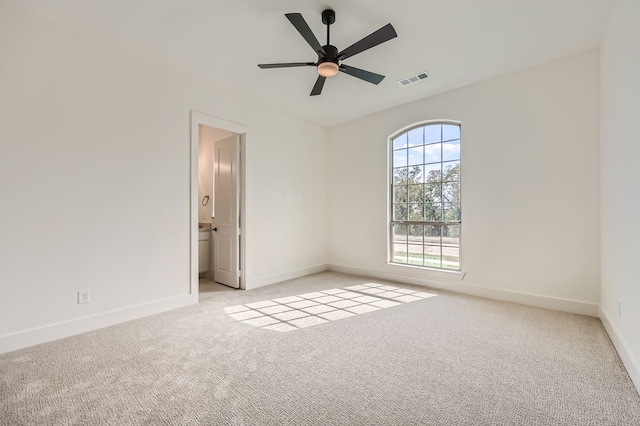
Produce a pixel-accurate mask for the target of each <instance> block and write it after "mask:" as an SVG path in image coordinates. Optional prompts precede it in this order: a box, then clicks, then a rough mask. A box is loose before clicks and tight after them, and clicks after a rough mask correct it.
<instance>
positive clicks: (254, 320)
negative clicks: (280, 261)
mask: <svg viewBox="0 0 640 426" xmlns="http://www.w3.org/2000/svg"><path fill="white" fill-rule="evenodd" d="M383 287H387V288H383ZM406 296H409V297H406ZM0 373H1V377H0V424H2V425H640V397H639V396H638V393H637V391H636V389H635V388H634V386H633V384H632V382H631V380H630V378H629V376H628V374H627V372H626V370H625V369H624V367H623V365H622V363H621V361H620V358H619V357H618V355H617V353H616V351H615V349H614V348H613V345H612V344H611V342H610V340H609V338H608V336H607V334H606V332H605V330H604V328H603V326H602V324H601V323H600V320H599V319H597V318H592V317H587V316H582V315H575V314H569V313H563V312H557V311H552V310H546V309H540V308H534V307H529V306H524V305H518V304H513V303H506V302H499V301H493V300H488V299H482V298H476V297H470V296H464V295H460V294H455V293H449V292H444V291H440V290H431V289H426V288H424V287H416V286H410V285H404V284H398V283H392V282H387V281H381V280H372V279H368V278H362V277H355V276H350V275H345V274H339V273H335V272H323V273H320V274H315V275H312V276H308V277H304V278H300V279H295V280H291V281H287V282H283V283H279V284H275V285H271V286H267V287H263V288H259V289H256V290H252V291H224V292H214V293H211V294H209V295H208V296H207V297H206V298H203V299H202V300H201V301H200V303H199V304H197V305H193V306H189V307H186V308H181V309H177V310H174V311H170V312H165V313H162V314H158V315H153V316H150V317H146V318H142V319H139V320H135V321H130V322H126V323H123V324H119V325H116V326H112V327H107V328H103V329H100V330H96V331H92V332H88V333H83V334H80V335H77V336H73V337H69V338H65V339H61V340H57V341H54V342H50V343H46V344H42V345H38V346H33V347H30V348H25V349H21V350H18V351H14V352H11V353H7V354H3V355H0Z"/></svg>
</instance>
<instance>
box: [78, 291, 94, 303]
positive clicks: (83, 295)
mask: <svg viewBox="0 0 640 426" xmlns="http://www.w3.org/2000/svg"><path fill="white" fill-rule="evenodd" d="M89 302H91V291H90V290H80V291H79V292H78V305H82V304H83V303H89Z"/></svg>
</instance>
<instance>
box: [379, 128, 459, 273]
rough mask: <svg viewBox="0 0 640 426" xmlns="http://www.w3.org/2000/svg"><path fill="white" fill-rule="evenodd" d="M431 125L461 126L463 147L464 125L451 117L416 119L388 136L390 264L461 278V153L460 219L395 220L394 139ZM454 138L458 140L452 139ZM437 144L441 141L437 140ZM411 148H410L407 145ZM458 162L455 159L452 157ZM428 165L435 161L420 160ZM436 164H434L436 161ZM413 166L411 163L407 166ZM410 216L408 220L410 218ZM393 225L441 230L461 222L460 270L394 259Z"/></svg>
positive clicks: (441, 163) (388, 233)
mask: <svg viewBox="0 0 640 426" xmlns="http://www.w3.org/2000/svg"><path fill="white" fill-rule="evenodd" d="M430 125H454V126H458V127H459V129H460V136H459V139H458V140H459V144H460V146H461V143H462V124H461V122H460V121H457V120H449V119H437V120H425V121H421V122H417V123H413V124H410V125H408V126H406V127H403V128H401V129H399V130H397V131H396V132H394V133H393V134H391V135H390V136H389V137H388V139H387V156H388V161H387V191H388V192H387V241H388V244H387V264H389V265H394V266H398V267H401V268H407V267H409V268H418V269H420V270H425V271H433V272H437V273H446V275H454V274H460V279H462V277H463V276H464V273H463V272H462V198H463V197H462V173H461V171H462V152H461V151H460V155H459V158H458V160H457V161H458V162H459V169H460V175H459V177H458V181H459V196H458V197H459V203H460V217H459V220H458V221H445V219H444V218H443V217H441V218H440V219H441V220H440V221H433V220H432V221H428V220H419V221H412V220H394V210H393V209H394V151H395V150H394V146H393V141H394V139H397V138H398V137H400V136H402V135H403V134H408V133H409V132H410V131H412V130H415V129H418V128H424V127H427V126H430ZM452 140H455V139H452ZM424 142H425V141H424V140H423V145H422V146H425V144H424ZM443 142H446V141H442V140H441V141H440V143H443ZM435 143H438V142H435ZM407 148H409V147H407ZM443 160H444V158H442V157H441V158H440V161H439V164H440V166H441V167H442V165H443V163H446V162H447V161H443ZM452 161H455V160H452ZM427 164H432V163H424V161H423V163H420V166H425V165H427ZM433 164H435V163H433ZM408 167H410V166H408ZM407 219H409V218H408V217H407ZM394 225H395V226H397V225H405V226H411V225H421V226H429V225H431V226H439V227H440V229H442V227H443V226H447V225H458V226H459V235H458V268H457V269H451V268H443V267H442V263H441V265H440V267H437V266H432V265H431V266H430V265H416V264H413V263H408V262H407V263H401V262H397V261H396V260H395V250H394V244H395V238H394ZM440 235H441V237H440V246H439V247H440V253H441V254H440V256H441V261H442V247H443V242H442V232H441V231H440ZM422 246H423V247H427V246H428V245H425V243H424V240H423V242H422Z"/></svg>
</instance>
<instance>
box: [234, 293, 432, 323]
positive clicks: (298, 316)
mask: <svg viewBox="0 0 640 426" xmlns="http://www.w3.org/2000/svg"><path fill="white" fill-rule="evenodd" d="M434 296H436V295H435V294H432V293H426V292H422V291H415V290H408V289H404V288H400V287H394V286H390V285H382V284H375V283H368V284H359V285H354V286H350V287H344V288H333V289H330V290H322V291H317V292H311V293H304V294H299V295H297V296H288V297H281V298H278V299H273V300H263V301H259V302H253V303H247V304H244V305H235V306H229V307H226V308H224V311H225V313H226V314H227V315H229V316H230V317H231V318H233V319H235V320H238V321H240V322H242V323H244V324H247V325H250V326H253V327H258V328H262V329H266V330H272V331H280V332H287V331H292V330H297V329H300V328H306V327H311V326H314V325H318V324H324V323H327V322H330V321H337V320H340V319H343V318H349V317H352V316H355V315H360V314H366V313H368V312H373V311H377V310H379V309H386V308H392V307H394V306H398V305H401V304H403V303H410V302H415V301H418V300H423V299H428V298H430V297H434Z"/></svg>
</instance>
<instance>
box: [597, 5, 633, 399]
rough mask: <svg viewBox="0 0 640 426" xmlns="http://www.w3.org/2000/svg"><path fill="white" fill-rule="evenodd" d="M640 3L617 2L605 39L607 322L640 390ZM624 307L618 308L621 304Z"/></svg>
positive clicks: (604, 278)
mask: <svg viewBox="0 0 640 426" xmlns="http://www.w3.org/2000/svg"><path fill="white" fill-rule="evenodd" d="M638 46H640V2H638V1H636V0H619V1H616V2H615V4H614V8H613V11H612V13H611V17H610V19H609V24H608V26H607V31H606V33H605V36H604V39H603V43H602V58H601V63H602V82H601V96H602V108H601V119H602V121H601V151H600V166H601V175H602V176H601V182H602V301H601V305H600V309H601V315H600V317H601V318H602V321H603V323H604V324H605V326H606V327H607V331H609V335H610V336H611V338H612V340H613V342H614V343H615V344H616V348H617V349H618V353H620V355H621V357H622V359H623V361H624V363H625V366H626V367H627V371H629V374H630V375H631V378H632V379H633V380H634V383H635V385H636V388H638V389H640V285H638V278H637V277H636V273H635V266H636V262H637V261H638V253H639V250H638V247H639V243H640V223H638V218H639V217H640V189H639V188H640V186H639V185H638V183H639V182H640V167H638V160H639V159H640V137H639V135H640V121H639V119H640V80H639V79H638V78H639V76H640V56H639V54H638ZM619 303H620V304H621V310H620V311H619V310H618V304H619Z"/></svg>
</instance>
